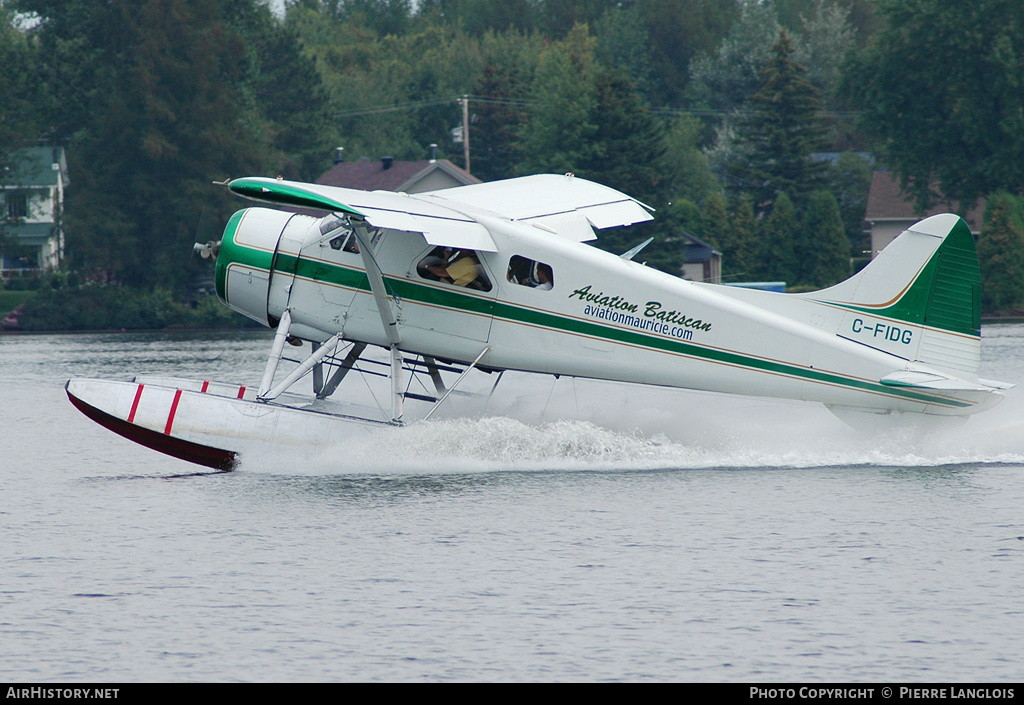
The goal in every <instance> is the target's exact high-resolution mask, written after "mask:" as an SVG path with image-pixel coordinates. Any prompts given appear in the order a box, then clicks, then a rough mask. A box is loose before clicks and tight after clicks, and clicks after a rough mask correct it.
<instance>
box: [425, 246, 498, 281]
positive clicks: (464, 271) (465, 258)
mask: <svg viewBox="0 0 1024 705" xmlns="http://www.w3.org/2000/svg"><path fill="white" fill-rule="evenodd" d="M416 273H417V274H419V275H420V276H421V277H423V278H424V279H429V280H431V281H435V282H445V283H446V284H454V285H455V286H464V287H466V288H468V289H477V290H478V291H490V290H491V281H490V280H489V279H488V278H487V274H486V273H485V272H484V268H483V267H481V266H480V258H479V257H478V256H477V254H476V252H474V251H473V250H456V249H453V248H450V247H435V248H434V249H433V250H431V251H430V253H429V254H427V256H426V257H424V258H423V259H421V260H420V261H419V263H418V264H417V265H416Z"/></svg>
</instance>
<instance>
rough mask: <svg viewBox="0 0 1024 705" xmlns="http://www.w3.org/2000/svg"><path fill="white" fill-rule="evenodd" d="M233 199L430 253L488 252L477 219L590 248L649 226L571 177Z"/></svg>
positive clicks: (303, 189) (253, 181) (641, 208)
mask: <svg viewBox="0 0 1024 705" xmlns="http://www.w3.org/2000/svg"><path fill="white" fill-rule="evenodd" d="M228 188H230V189H231V190H232V191H233V192H235V193H237V194H239V195H241V196H245V197H247V198H252V199H255V200H258V201H266V202H270V203H279V204H285V205H291V206H297V207H301V208H315V209H320V210H327V211H332V212H340V213H348V214H350V215H356V216H363V217H365V218H366V221H367V222H368V223H370V225H373V226H374V227H379V228H389V229H393V230H400V231H405V232H417V233H422V234H423V236H424V238H425V239H426V240H427V242H428V243H430V244H431V245H445V246H449V247H459V248H468V249H473V250H478V251H483V252H495V251H496V250H497V248H496V247H495V245H494V241H493V240H492V239H491V236H490V235H489V234H488V231H487V228H486V227H484V226H483V225H481V224H480V223H479V222H478V220H477V218H478V217H481V216H491V217H493V216H497V217H499V218H504V219H507V220H511V221H518V222H522V223H524V224H527V225H533V226H535V227H537V228H539V229H541V230H544V231H546V232H550V233H552V234H556V235H559V236H561V237H565V238H568V239H571V240H575V241H578V242H583V241H586V240H593V239H594V238H595V237H596V235H594V231H593V229H592V228H597V229H599V230H600V229H603V228H611V227H617V226H625V225H632V224H634V223H640V222H644V221H647V220H651V219H652V218H651V215H650V213H648V211H649V210H651V209H650V207H649V206H646V205H644V204H643V203H641V202H640V201H637V200H636V199H633V198H630V197H629V196H627V195H626V194H624V193H621V192H619V191H616V190H615V189H612V188H608V187H607V186H602V185H600V184H596V183H594V182H592V181H587V180H586V179H577V178H575V177H573V176H571V175H565V176H558V175H555V174H540V175H536V176H526V177H520V178H516V179H506V180H504V181H494V182H490V183H485V184H473V185H470V186H459V187H456V188H451V189H445V190H443V191H431V192H428V193H423V194H416V195H412V194H405V193H393V192H390V191H360V190H357V189H347V188H339V187H336V186H321V185H318V184H306V183H299V182H294V181H284V180H282V179H268V178H255V177H253V178H243V179H236V180H234V181H232V182H231V183H229V184H228Z"/></svg>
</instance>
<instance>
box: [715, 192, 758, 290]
mask: <svg viewBox="0 0 1024 705" xmlns="http://www.w3.org/2000/svg"><path fill="white" fill-rule="evenodd" d="M729 226H730V227H729V231H728V232H727V233H725V234H724V235H725V236H724V238H723V240H724V242H722V243H721V250H722V276H723V278H725V279H728V280H730V281H753V280H756V279H757V278H758V277H759V276H761V271H762V266H761V247H760V243H759V241H758V237H757V216H756V215H755V214H754V202H753V199H751V198H750V195H749V194H742V195H740V196H739V198H738V199H736V201H735V203H734V204H733V210H732V213H730V218H729Z"/></svg>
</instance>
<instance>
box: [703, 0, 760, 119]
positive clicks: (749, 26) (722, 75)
mask: <svg viewBox="0 0 1024 705" xmlns="http://www.w3.org/2000/svg"><path fill="white" fill-rule="evenodd" d="M739 8H740V14H739V18H738V19H737V20H736V21H735V22H734V23H733V24H732V27H731V28H730V30H729V34H728V36H727V37H726V38H725V39H724V40H722V43H721V46H719V47H718V49H717V50H716V51H715V52H713V53H712V52H706V53H703V54H700V55H698V56H697V57H695V58H694V60H693V62H692V63H691V65H690V86H689V89H688V93H689V96H690V98H691V99H692V100H693V102H694V104H695V105H696V107H697V108H699V109H703V110H711V111H715V112H717V113H720V114H722V115H728V114H729V113H734V112H736V111H738V110H740V109H742V108H743V107H744V105H745V103H746V101H747V98H749V97H750V96H751V95H753V94H754V93H755V92H756V91H757V89H758V88H759V87H760V86H761V85H762V83H763V78H762V76H761V74H762V72H763V71H764V68H765V66H767V64H768V61H769V59H770V58H771V51H772V46H773V45H774V44H775V43H776V42H777V41H778V37H779V31H780V27H779V21H778V19H777V18H776V16H775V9H774V5H772V4H771V3H762V2H758V0H742V1H741V2H740V3H739Z"/></svg>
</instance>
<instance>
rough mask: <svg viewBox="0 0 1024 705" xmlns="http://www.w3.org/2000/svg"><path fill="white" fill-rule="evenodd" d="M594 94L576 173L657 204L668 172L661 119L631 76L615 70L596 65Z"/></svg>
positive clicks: (665, 190)
mask: <svg viewBox="0 0 1024 705" xmlns="http://www.w3.org/2000/svg"><path fill="white" fill-rule="evenodd" d="M595 94H596V96H595V97H596V103H595V105H594V111H593V115H592V120H593V122H594V125H595V126H596V128H597V129H596V130H595V131H594V135H593V138H592V139H593V141H592V144H591V149H590V150H589V153H588V154H586V155H585V156H584V157H583V159H582V160H581V162H580V164H579V170H578V172H577V173H578V174H579V175H580V176H583V177H584V178H587V179H592V180H594V181H598V182H600V183H603V184H605V185H607V186H611V187H612V188H615V189H619V190H620V191H624V192H626V193H629V194H630V195H631V196H633V197H634V198H637V199H639V200H641V201H644V202H645V203H648V204H650V205H653V206H656V207H657V206H660V205H661V203H662V202H663V201H664V200H665V196H666V193H667V188H668V183H667V178H666V177H667V176H669V175H670V173H671V169H670V165H669V164H667V163H666V159H665V157H666V141H665V130H664V128H663V126H662V124H661V122H660V121H659V120H657V119H655V118H654V117H653V116H652V115H651V114H650V113H649V112H648V111H647V106H646V105H644V104H643V101H642V99H641V97H640V95H639V93H637V92H636V89H635V87H634V85H633V84H632V82H630V80H629V79H628V78H627V77H626V75H625V74H624V73H621V72H619V71H617V70H614V69H608V68H602V69H600V70H599V71H598V75H597V79H596V82H595Z"/></svg>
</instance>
